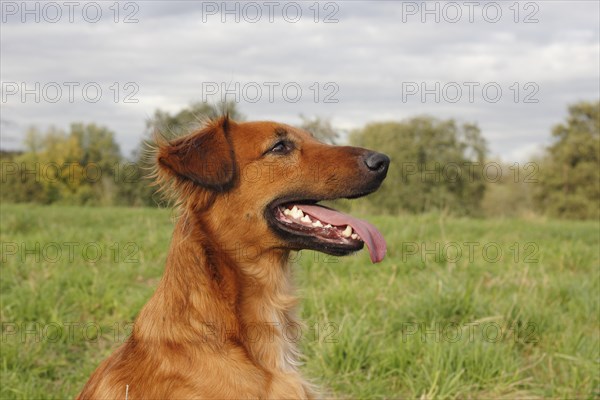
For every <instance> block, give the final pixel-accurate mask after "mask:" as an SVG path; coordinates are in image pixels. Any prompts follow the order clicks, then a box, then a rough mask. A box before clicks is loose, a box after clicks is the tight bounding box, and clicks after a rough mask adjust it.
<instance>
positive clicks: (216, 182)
mask: <svg viewBox="0 0 600 400" xmlns="http://www.w3.org/2000/svg"><path fill="white" fill-rule="evenodd" d="M233 123H234V122H233V121H230V120H229V118H228V117H227V116H225V117H221V118H219V119H218V120H216V121H213V122H210V123H209V124H208V125H207V126H205V127H204V128H202V129H201V130H199V131H198V132H195V133H193V134H191V135H188V136H186V137H183V138H180V139H176V140H174V141H172V142H169V143H163V144H162V145H159V146H158V147H159V148H158V163H159V165H160V166H161V167H165V168H167V169H169V170H170V171H172V172H173V173H174V174H175V175H177V176H178V177H180V178H183V179H189V180H190V181H192V182H194V183H196V184H197V185H200V186H202V187H205V188H208V189H211V190H214V191H219V192H222V191H225V190H227V189H229V188H230V187H231V186H233V183H234V180H235V157H234V153H233V147H232V145H231V142H230V140H229V137H228V131H229V128H230V126H231V124H233Z"/></svg>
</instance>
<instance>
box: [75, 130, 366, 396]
mask: <svg viewBox="0 0 600 400" xmlns="http://www.w3.org/2000/svg"><path fill="white" fill-rule="evenodd" d="M277 129H284V130H285V131H287V132H288V134H289V137H290V138H292V139H293V140H294V141H295V143H296V144H297V147H298V149H297V151H295V152H294V153H293V154H292V155H290V156H289V157H274V158H269V157H263V153H264V151H265V149H268V148H269V146H270V145H271V144H272V143H273V140H274V138H275V137H276V135H275V134H274V132H275V131H276V130H277ZM361 152H362V149H355V148H351V147H334V146H329V145H325V144H322V143H320V142H318V141H316V140H315V139H314V138H312V136H310V135H309V134H308V133H306V132H304V131H301V130H298V129H295V128H292V127H290V126H286V125H281V124H276V123H273V122H252V123H239V124H238V123H235V122H233V121H230V120H228V119H227V118H221V119H219V120H217V121H213V122H210V123H208V124H207V125H206V126H205V127H204V128H202V129H200V130H199V131H197V132H194V133H192V134H190V135H188V136H187V137H185V138H182V139H178V140H176V141H173V142H171V143H169V142H167V141H165V140H158V143H157V148H156V160H157V170H156V178H157V181H158V183H159V185H160V186H161V188H162V189H163V190H164V191H165V192H166V193H167V194H168V195H169V196H171V198H173V199H174V201H175V202H176V203H177V204H178V206H179V209H180V211H181V213H180V216H179V218H178V221H177V225H176V227H175V231H174V234H173V239H172V243H171V247H170V250H169V254H168V257H167V265H166V269H165V273H164V276H163V278H162V280H161V282H160V284H159V285H158V288H157V289H156V292H155V293H154V295H153V296H152V298H151V299H150V300H149V301H148V303H147V304H146V305H145V306H144V308H143V309H142V311H141V312H140V314H139V316H138V318H137V319H136V322H135V325H134V329H133V332H132V334H131V337H130V338H129V339H128V340H127V342H126V343H124V344H123V345H122V346H121V347H120V348H118V349H117V350H116V351H115V352H114V353H113V354H112V355H111V356H110V357H109V358H108V359H106V360H105V361H104V362H103V363H102V364H101V365H100V366H99V367H98V369H97V370H96V371H95V372H94V373H93V375H92V376H91V377H90V379H89V381H88V382H87V384H86V385H85V387H84V388H83V391H82V392H81V393H80V395H79V397H78V398H79V399H116V398H120V399H124V398H125V392H126V386H127V385H128V399H130V400H133V399H142V398H143V399H150V398H152V399H158V398H177V399H185V398H214V399H225V398H235V399H242V398H313V397H314V392H313V390H312V388H311V386H310V385H309V384H308V383H307V382H306V381H305V380H304V379H303V378H302V377H301V376H300V374H299V372H298V370H297V368H296V366H297V361H298V354H297V351H296V349H295V345H294V343H290V341H286V340H284V337H283V335H282V330H281V327H283V326H286V325H288V324H295V323H297V322H296V318H295V315H294V307H295V305H296V298H295V296H294V290H293V287H292V283H291V276H290V275H291V271H290V266H289V265H288V263H287V259H288V254H289V251H290V248H289V246H288V245H287V243H286V242H285V241H284V240H283V239H281V238H280V237H278V236H277V235H276V234H275V233H273V232H272V230H271V229H270V228H269V227H268V225H267V223H266V221H265V218H264V210H265V207H266V205H267V204H269V203H270V202H271V201H273V200H274V199H276V198H278V197H280V196H282V195H284V194H287V193H291V192H302V193H306V194H307V195H320V196H321V197H327V198H334V197H340V196H346V195H347V191H348V190H349V188H352V187H355V186H356V181H357V180H356V170H357V165H358V164H357V156H358V155H359V154H362V153H361ZM330 160H331V161H330ZM292 170H296V171H300V172H301V173H300V174H296V175H295V178H294V177H290V174H289V172H290V171H292ZM257 171H259V173H258V174H257ZM249 173H251V175H248V174H249ZM286 174H287V175H286ZM286 176H287V177H288V178H287V179H286V178H285V177H286ZM240 249H241V250H240ZM250 330H252V336H253V338H257V339H255V340H249V339H248V332H250Z"/></svg>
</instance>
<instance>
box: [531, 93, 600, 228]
mask: <svg viewBox="0 0 600 400" xmlns="http://www.w3.org/2000/svg"><path fill="white" fill-rule="evenodd" d="M552 137H553V140H554V143H552V145H550V146H549V147H548V148H547V151H546V154H545V156H544V157H543V158H542V159H541V160H540V183H539V185H538V190H537V191H536V193H535V196H534V200H535V203H536V205H537V206H538V207H539V208H540V209H541V210H542V211H543V212H545V213H546V214H548V215H550V216H554V217H562V218H574V219H585V218H598V217H599V216H600V212H599V207H600V204H599V200H600V101H596V102H580V103H577V104H573V105H571V106H569V115H568V116H567V119H566V121H565V122H564V123H561V124H558V125H556V126H555V127H554V128H553V129H552Z"/></svg>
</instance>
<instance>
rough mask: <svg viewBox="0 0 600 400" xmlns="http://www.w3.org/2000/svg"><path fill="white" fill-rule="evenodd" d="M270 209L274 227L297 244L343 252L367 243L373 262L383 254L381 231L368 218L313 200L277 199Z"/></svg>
mask: <svg viewBox="0 0 600 400" xmlns="http://www.w3.org/2000/svg"><path fill="white" fill-rule="evenodd" d="M309 203H310V204H309ZM270 210H271V216H272V220H273V222H274V223H273V224H272V225H273V226H274V228H275V229H276V230H277V231H279V232H280V233H282V234H283V236H285V238H286V239H288V240H290V241H292V242H297V243H298V244H299V247H302V248H311V249H313V250H318V251H322V252H325V253H328V254H333V255H346V254H349V253H352V252H355V251H358V250H360V249H362V248H363V246H364V245H365V244H366V245H367V248H368V249H369V254H370V256H371V261H372V262H373V263H377V262H380V261H381V260H383V258H384V257H385V253H386V243H385V240H384V238H383V235H381V233H380V232H379V231H378V230H377V228H375V226H373V225H372V224H370V223H369V222H367V221H364V220H361V219H358V218H355V217H353V216H351V215H348V214H344V213H342V212H339V211H337V210H334V209H331V208H329V207H324V206H321V205H318V204H316V203H312V202H287V203H279V204H275V205H272V206H271V207H270Z"/></svg>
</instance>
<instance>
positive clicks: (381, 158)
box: [364, 152, 390, 173]
mask: <svg viewBox="0 0 600 400" xmlns="http://www.w3.org/2000/svg"><path fill="white" fill-rule="evenodd" d="M364 161H365V165H366V166H367V168H369V170H371V171H373V172H378V173H380V172H384V171H387V169H388V166H389V165H390V158H389V157H388V156H386V155H385V154H382V153H375V152H370V153H368V154H367V155H366V156H365V158H364Z"/></svg>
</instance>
